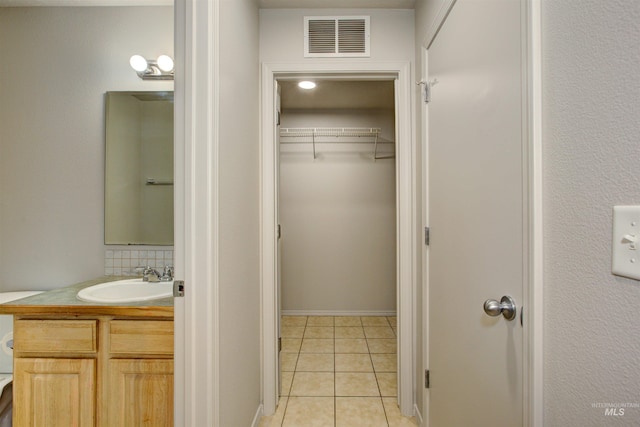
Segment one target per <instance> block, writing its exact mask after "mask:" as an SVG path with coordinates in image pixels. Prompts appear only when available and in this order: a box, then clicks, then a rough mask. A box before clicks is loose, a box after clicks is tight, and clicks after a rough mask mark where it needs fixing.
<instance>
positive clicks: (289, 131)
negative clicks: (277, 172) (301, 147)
mask: <svg viewBox="0 0 640 427" xmlns="http://www.w3.org/2000/svg"><path fill="white" fill-rule="evenodd" d="M379 136H380V128H363V127H349V128H329V127H326V128H324V127H323V128H280V137H281V138H311V141H307V142H311V143H312V145H313V158H314V159H316V158H317V154H316V138H326V137H335V138H372V139H373V141H369V140H366V141H357V142H368V143H371V142H373V158H374V160H378V159H390V158H394V157H395V156H389V155H384V156H379V155H378V143H379V142H380V141H379V140H378V139H379ZM297 142H300V141H297ZM323 142H326V141H323ZM349 142H353V141H349Z"/></svg>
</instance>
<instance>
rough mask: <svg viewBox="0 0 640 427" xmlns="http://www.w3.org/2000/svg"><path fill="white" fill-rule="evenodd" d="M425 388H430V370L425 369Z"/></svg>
mask: <svg viewBox="0 0 640 427" xmlns="http://www.w3.org/2000/svg"><path fill="white" fill-rule="evenodd" d="M424 388H429V370H428V369H425V370H424Z"/></svg>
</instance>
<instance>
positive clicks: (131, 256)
mask: <svg viewBox="0 0 640 427" xmlns="http://www.w3.org/2000/svg"><path fill="white" fill-rule="evenodd" d="M165 265H170V266H173V247H172V246H167V247H163V248H161V249H147V248H145V249H106V250H105V251H104V274H105V276H139V275H140V274H141V272H140V271H139V270H138V271H136V267H145V266H149V267H153V268H155V269H156V270H159V271H160V272H162V268H164V266H165Z"/></svg>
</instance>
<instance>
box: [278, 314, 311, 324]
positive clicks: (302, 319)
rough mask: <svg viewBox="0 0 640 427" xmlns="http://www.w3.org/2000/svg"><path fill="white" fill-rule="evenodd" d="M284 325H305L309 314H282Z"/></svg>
mask: <svg viewBox="0 0 640 427" xmlns="http://www.w3.org/2000/svg"><path fill="white" fill-rule="evenodd" d="M281 324H282V326H305V325H306V324H307V316H282V318H281Z"/></svg>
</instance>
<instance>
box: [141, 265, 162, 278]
mask: <svg viewBox="0 0 640 427" xmlns="http://www.w3.org/2000/svg"><path fill="white" fill-rule="evenodd" d="M135 270H142V280H143V281H144V282H157V281H158V280H159V278H160V273H158V272H157V271H156V270H155V269H154V268H152V267H150V266H148V265H146V266H145V265H141V266H138V267H136V268H135Z"/></svg>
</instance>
